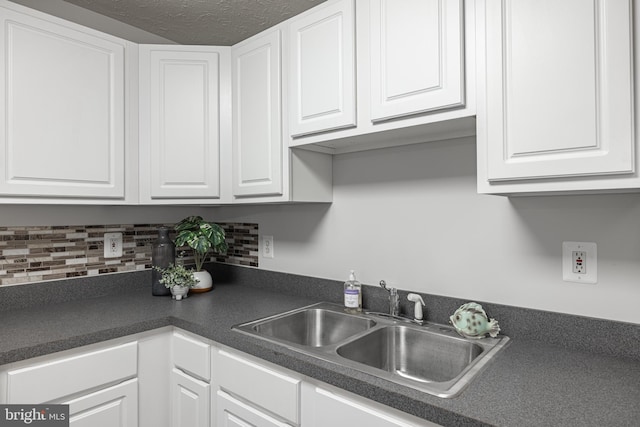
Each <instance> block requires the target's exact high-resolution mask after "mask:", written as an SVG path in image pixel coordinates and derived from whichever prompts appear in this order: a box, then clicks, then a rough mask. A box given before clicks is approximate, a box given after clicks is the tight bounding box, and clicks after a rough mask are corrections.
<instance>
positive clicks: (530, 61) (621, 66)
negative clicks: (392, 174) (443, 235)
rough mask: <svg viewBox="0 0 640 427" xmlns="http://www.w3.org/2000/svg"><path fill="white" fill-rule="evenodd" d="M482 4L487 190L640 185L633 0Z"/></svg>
mask: <svg viewBox="0 0 640 427" xmlns="http://www.w3.org/2000/svg"><path fill="white" fill-rule="evenodd" d="M478 4H479V5H480V6H479V7H478V30H479V31H478V40H479V50H478V51H479V53H480V55H479V64H480V63H481V64H482V66H480V65H479V75H478V76H479V79H478V136H477V138H478V190H479V192H481V193H507V194H508V193H521V192H543V191H575V190H603V189H614V188H626V187H633V186H635V187H638V186H639V185H640V181H639V180H638V174H637V161H636V157H635V156H636V154H635V151H636V142H635V137H634V134H635V129H634V127H635V117H634V82H633V80H634V69H633V49H634V40H633V34H634V31H633V15H632V2H631V1H630V0H615V1H604V0H594V1H584V0H565V1H561V2H558V1H552V0H545V1H540V0H518V1H512V0H511V1H509V0H506V1H497V0H487V1H486V2H484V1H483V2H479V3H478ZM480 42H481V43H480ZM481 44H482V46H481Z"/></svg>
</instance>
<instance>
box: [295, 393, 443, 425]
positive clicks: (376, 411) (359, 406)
mask: <svg viewBox="0 0 640 427" xmlns="http://www.w3.org/2000/svg"><path fill="white" fill-rule="evenodd" d="M396 412H398V411H396ZM302 414H303V417H302V424H303V425H304V426H305V427H324V426H336V427H337V426H367V427H418V426H423V427H430V426H438V424H434V423H431V422H429V421H426V420H422V419H418V418H415V417H411V416H409V415H406V414H399V413H393V412H392V410H391V409H389V408H385V407H384V406H382V405H380V404H377V403H375V402H373V401H367V400H366V399H364V398H362V397H359V396H356V395H354V394H351V393H348V392H345V391H337V390H336V391H333V390H330V389H329V388H328V387H325V386H312V385H311V384H309V387H305V393H304V395H303V409H302Z"/></svg>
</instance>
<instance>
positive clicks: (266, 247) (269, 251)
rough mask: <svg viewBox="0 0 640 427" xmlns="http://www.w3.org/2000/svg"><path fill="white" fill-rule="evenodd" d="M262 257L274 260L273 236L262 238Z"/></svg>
mask: <svg viewBox="0 0 640 427" xmlns="http://www.w3.org/2000/svg"><path fill="white" fill-rule="evenodd" d="M262 257H263V258H273V236H262Z"/></svg>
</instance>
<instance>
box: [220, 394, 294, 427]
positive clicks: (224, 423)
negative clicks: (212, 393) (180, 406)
mask: <svg viewBox="0 0 640 427" xmlns="http://www.w3.org/2000/svg"><path fill="white" fill-rule="evenodd" d="M216 409H217V414H216V419H217V422H218V427H247V426H255V427H287V426H291V424H287V423H284V422H282V421H279V420H277V419H275V418H273V417H271V416H269V415H267V414H266V413H264V412H262V411H261V410H260V409H258V408H255V407H254V406H251V405H250V404H248V403H245V402H243V401H241V400H238V399H236V398H234V397H233V396H231V395H230V394H228V393H225V392H224V391H221V390H218V393H217V395H216Z"/></svg>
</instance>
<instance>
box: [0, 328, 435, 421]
mask: <svg viewBox="0 0 640 427" xmlns="http://www.w3.org/2000/svg"><path fill="white" fill-rule="evenodd" d="M11 403H20V404H41V403H52V404H54V403H62V404H68V405H69V413H70V425H71V426H73V427H124V426H126V427H136V426H140V427H216V426H217V427H250V426H253V427H286V426H292V427H300V426H302V427H325V426H338V427H340V426H364V425H366V426H367V427H418V426H436V424H433V423H430V422H428V421H425V420H422V419H419V418H417V417H414V416H411V415H408V414H406V413H403V412H401V411H399V410H396V409H392V408H389V407H387V406H385V405H382V404H379V403H376V402H374V401H371V400H369V399H366V398H363V397H361V396H358V395H355V394H352V393H349V392H346V391H344V390H341V389H338V388H335V387H332V386H330V385H328V384H325V383H322V382H319V381H316V380H313V379H310V378H306V377H304V378H303V377H302V376H301V375H299V374H297V373H295V372H292V371H289V370H287V369H285V368H282V367H280V366H277V365H274V364H272V363H269V362H266V361H263V360H261V359H259V358H256V357H254V356H251V355H249V354H246V353H242V352H239V351H236V350H232V349H229V348H226V347H223V346H220V345H218V344H216V343H214V342H211V341H209V340H207V339H205V338H202V337H199V336H197V335H194V334H191V333H188V332H185V331H182V330H179V329H176V328H172V327H166V328H162V329H157V330H154V331H149V332H145V333H141V334H136V335H133V336H129V337H123V338H118V339H116V340H112V341H109V342H105V343H100V344H94V345H91V346H88V347H83V348H79V349H73V350H67V351H65V352H62V353H58V354H54V355H47V356H42V357H38V358H35V359H30V360H24V361H20V362H15V363H11V364H7V365H4V366H2V367H0V404H11Z"/></svg>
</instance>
